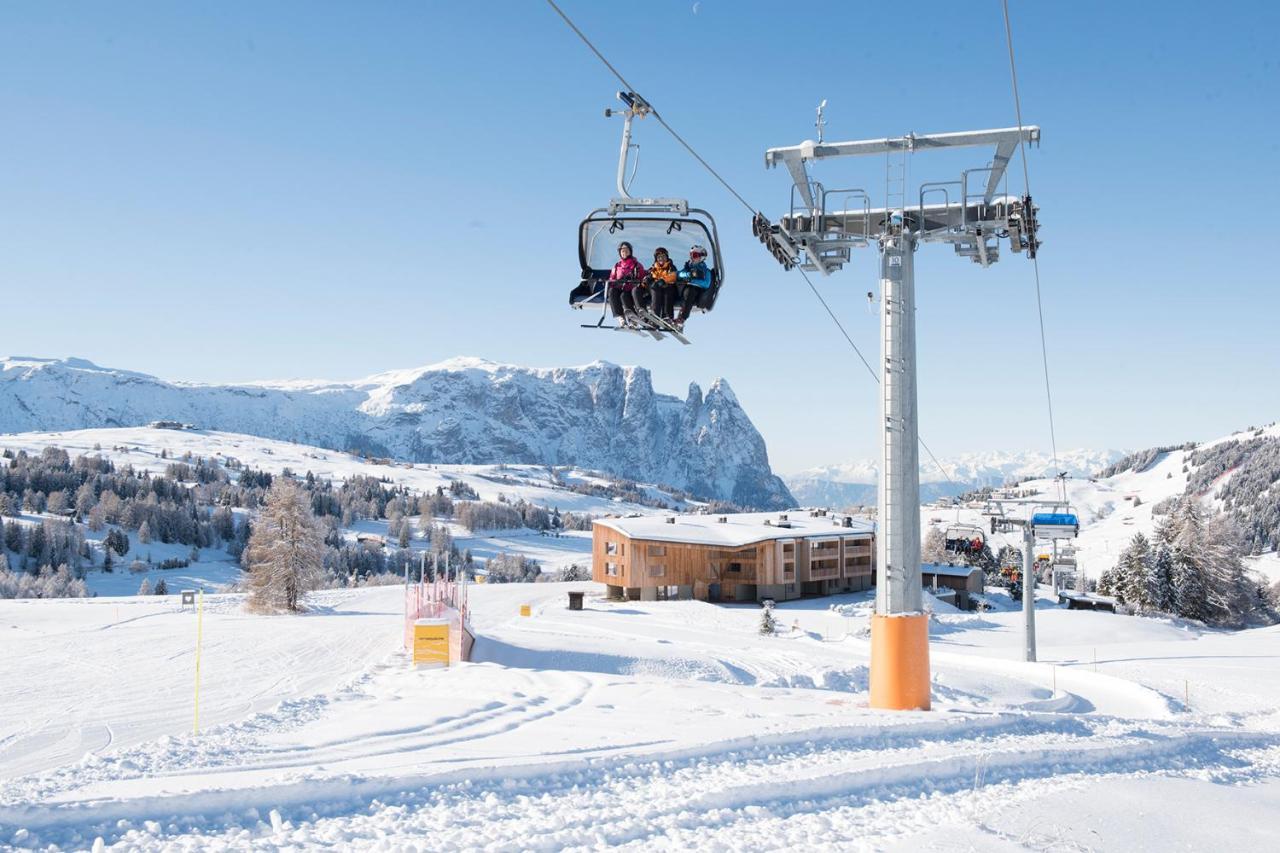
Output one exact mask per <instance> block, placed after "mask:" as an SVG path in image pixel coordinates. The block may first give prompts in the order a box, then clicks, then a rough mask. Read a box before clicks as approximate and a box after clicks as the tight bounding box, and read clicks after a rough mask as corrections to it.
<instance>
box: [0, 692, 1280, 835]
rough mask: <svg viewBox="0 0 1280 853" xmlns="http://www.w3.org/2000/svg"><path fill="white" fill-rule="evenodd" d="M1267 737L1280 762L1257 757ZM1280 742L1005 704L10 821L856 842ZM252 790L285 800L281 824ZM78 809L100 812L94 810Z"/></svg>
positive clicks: (1216, 770) (286, 831) (56, 831)
mask: <svg viewBox="0 0 1280 853" xmlns="http://www.w3.org/2000/svg"><path fill="white" fill-rule="evenodd" d="M1266 751H1270V752H1271V753H1272V757H1271V759H1270V761H1269V762H1268V764H1269V767H1268V768H1265V769H1263V768H1259V767H1258V766H1256V765H1255V764H1253V763H1251V762H1250V761H1249V760H1248V759H1247V758H1246V757H1243V756H1242V755H1241V753H1242V752H1255V753H1263V752H1266ZM1276 754H1280V736H1277V735H1275V734H1264V733H1245V732H1231V731H1218V730H1211V729H1188V728H1184V727H1179V726H1166V727H1161V728H1159V729H1156V730H1153V729H1151V728H1135V727H1134V726H1133V725H1132V724H1127V723H1125V722H1123V721H1117V720H1112V719H1107V718H1094V719H1091V720H1089V721H1087V722H1086V721H1082V720H1075V719H1071V718H1063V717H1058V716H1055V715H1007V714H1006V715H994V716H992V717H989V718H981V717H977V718H971V719H965V720H960V721H943V722H937V721H932V720H924V721H920V722H913V723H905V724H898V725H890V726H885V727H883V728H879V727H870V728H869V727H850V728H846V729H824V730H817V731H811V732H799V733H795V734H793V735H789V736H786V737H775V738H759V739H748V740H745V741H741V742H730V743H724V744H716V745H713V746H710V747H707V748H705V749H701V750H699V749H681V750H674V751H669V752H658V753H656V754H649V755H644V756H642V757H639V758H636V757H622V758H606V759H586V760H579V761H562V762H559V763H558V764H554V765H551V766H548V765H547V764H546V763H539V764H537V765H532V766H513V767H508V768H503V769H501V770H495V769H489V770H485V769H473V770H466V771H453V772H446V773H443V774H439V775H438V776H436V777H434V778H432V777H428V778H414V777H403V778H393V779H378V780H361V779H356V778H345V779H338V780H333V781H331V782H328V783H323V782H311V783H293V784H285V785H281V786H277V787H272V788H265V789H257V790H254V791H252V792H244V793H248V794H249V796H244V794H243V793H242V794H240V795H239V796H237V795H235V794H234V793H232V792H224V793H218V792H207V793H202V794H200V795H196V796H181V797H174V798H169V799H164V798H147V799H145V800H141V801H137V800H135V801H122V802H119V803H102V804H97V805H96V806H95V807H94V808H93V809H92V811H88V812H86V811H84V810H82V809H79V808H77V807H53V808H48V807H46V808H39V807H37V808H33V809H28V810H24V811H22V812H21V813H20V814H19V813H14V811H12V810H8V809H6V810H5V812H8V813H4V812H0V815H2V818H0V822H3V823H6V824H10V825H15V824H17V825H24V826H26V827H28V828H29V830H30V831H31V832H32V833H33V835H32V837H31V840H32V841H36V840H38V841H39V842H40V843H49V842H52V843H59V844H69V845H74V844H76V843H79V842H78V841H77V840H76V839H81V840H83V839H92V838H93V837H94V836H96V835H102V836H103V837H104V838H106V839H107V840H109V841H112V842H116V843H120V844H122V845H125V846H127V847H129V848H130V849H141V850H146V849H169V848H175V847H177V848H190V849H196V848H200V849H214V850H216V849H222V848H238V847H242V846H244V845H245V844H247V843H252V844H254V845H267V846H285V845H290V844H302V845H328V846H339V847H352V848H355V849H362V848H374V847H377V846H378V845H379V844H381V843H383V842H385V841H394V842H397V843H412V842H413V841H414V840H415V839H416V840H418V842H419V843H423V842H424V841H426V840H428V839H429V841H426V843H425V847H427V848H430V849H508V848H510V849H537V850H555V849H575V848H580V847H584V848H589V847H598V846H603V845H628V844H630V845H635V846H638V847H666V848H669V847H676V848H691V847H699V848H715V847H717V846H721V845H723V847H724V849H737V848H740V847H744V844H745V842H747V841H748V839H757V840H759V839H762V838H768V839H771V841H770V843H767V844H763V845H761V846H764V847H773V846H777V847H785V846H797V845H798V846H802V847H804V848H806V849H813V848H819V849H822V848H827V849H848V847H849V845H855V846H864V847H866V846H876V845H878V844H881V843H883V842H886V841H888V840H890V839H891V838H893V837H895V836H898V837H900V836H904V835H906V834H909V833H911V832H913V831H921V830H925V829H928V828H930V827H931V826H932V825H934V823H936V821H937V820H938V819H939V818H940V817H945V818H953V819H957V820H964V819H966V818H967V817H971V816H974V815H978V814H980V813H981V812H982V810H983V809H984V807H985V802H986V800H987V798H988V796H989V794H990V790H991V789H995V788H998V789H1000V794H999V796H1000V797H1002V798H1011V799H1017V798H1020V797H1024V796H1029V795H1034V796H1045V795H1046V794H1048V793H1051V791H1052V790H1053V789H1069V788H1076V787H1080V786H1082V785H1085V784H1089V782H1090V780H1091V779H1097V778H1104V777H1114V776H1129V777H1131V776H1135V775H1138V776H1156V775H1161V776H1183V777H1189V778H1213V779H1218V780H1222V781H1230V782H1232V783H1236V784H1238V783H1241V782H1248V781H1253V780H1256V779H1259V778H1263V777H1264V776H1266V775H1268V774H1270V775H1275V774H1276V773H1277V771H1278V770H1280V768H1277V766H1276V765H1277V762H1276V760H1275V755H1276ZM249 803H261V804H270V805H271V806H272V807H273V808H275V809H277V810H278V811H279V813H280V815H281V818H282V822H281V825H280V828H279V829H278V830H276V829H274V828H273V827H272V825H271V822H270V821H269V820H264V818H263V815H262V814H261V808H258V807H251V806H248V804H249ZM59 812H61V813H59ZM75 812H81V813H83V814H84V815H85V817H86V818H89V815H92V817H91V818H89V819H88V820H84V821H78V820H76V819H75V818H74V817H73V816H72V815H73V814H74V813H75ZM148 820H149V821H153V823H152V825H150V826H148V825H147V824H146V823H145V821H148ZM157 821H158V822H157ZM121 822H123V823H121ZM45 827H47V828H48V831H47V832H46V831H42V830H43V829H44V828H45ZM747 846H749V845H747Z"/></svg>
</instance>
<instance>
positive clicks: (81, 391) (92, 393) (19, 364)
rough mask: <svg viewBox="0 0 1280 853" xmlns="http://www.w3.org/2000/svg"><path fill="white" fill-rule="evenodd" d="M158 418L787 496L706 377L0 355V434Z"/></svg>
mask: <svg viewBox="0 0 1280 853" xmlns="http://www.w3.org/2000/svg"><path fill="white" fill-rule="evenodd" d="M157 420H175V421H182V422H186V423H192V424H195V425H197V426H200V427H202V428H205V429H217V430H226V431H231V432H240V433H246V434H249V435H257V436H262V437H265V438H274V439H282V440H286V441H298V442H302V443H305V444H313V445H317V446H320V447H329V448H333V449H338V450H364V451H368V452H370V453H374V454H377V455H382V456H388V457H392V458H397V459H403V460H408V461H414V462H439V463H477V464H497V463H502V462H508V463H524V464H544V465H576V466H578V467H582V468H590V469H594V470H599V471H603V472H606V473H609V474H612V475H615V476H621V477H627V478H630V479H633V480H638V481H641V482H650V483H661V484H664V485H668V486H673V487H675V488H679V489H684V490H686V491H688V492H689V493H691V494H693V495H695V496H699V497H703V498H715V499H720V500H728V501H733V502H735V503H739V504H742V505H744V506H752V507H760V508H765V509H778V508H785V507H787V506H791V505H794V503H795V499H794V498H793V497H792V496H791V494H790V493H789V492H788V490H787V487H786V486H785V485H784V483H783V482H782V480H781V479H780V478H778V477H777V476H775V475H774V474H773V472H772V470H771V469H770V467H769V459H768V452H767V449H766V447H765V442H764V439H763V438H762V437H761V435H760V433H759V431H757V430H756V428H755V425H754V424H753V423H752V422H751V419H750V418H749V417H748V416H747V413H746V412H745V411H744V410H743V409H742V406H741V405H740V404H739V403H738V400H737V398H736V397H735V396H734V394H733V391H732V389H731V388H730V387H729V384H728V383H727V382H726V381H724V380H723V379H717V380H716V381H715V382H714V383H712V385H711V387H710V388H709V389H708V390H707V392H706V394H705V395H704V394H703V392H702V389H701V388H699V387H698V385H697V384H690V386H689V391H688V394H687V395H686V396H685V398H684V399H683V400H682V399H680V398H678V397H675V396H672V395H668V394H659V393H656V392H655V391H654V389H653V383H652V380H651V377H650V374H649V371H648V370H645V369H644V368H641V367H619V366H618V365H614V364H610V363H608V362H601V361H598V362H594V363H592V364H588V365H585V366H582V367H565V368H546V369H544V368H529V367H519V366H516V365H509V364H498V363H496V362H491V361H486V360H484V359H478V358H454V359H450V360H448V361H444V362H441V363H439V364H435V365H430V366H427V367H422V368H415V369H409V370H395V371H389V372H386V373H380V374H377V375H374V376H370V377H368V378H367V379H361V380H355V381H351V382H329V381H313V380H307V381H286V382H254V383H245V384H241V385H216V384H197V383H186V382H169V381H165V380H162V379H158V378H156V377H154V376H149V375H147V374H144V373H136V372H133V371H126V370H114V369H111V368H104V367H99V366H98V365H96V364H93V363H92V362H89V361H86V360H84V359H75V358H72V359H41V358H24V357H9V358H2V359H0V433H3V432H32V431H52V430H72V429H88V428H94V427H113V426H120V427H122V426H139V425H144V424H147V423H150V422H152V421H157Z"/></svg>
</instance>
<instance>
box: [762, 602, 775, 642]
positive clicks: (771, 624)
mask: <svg viewBox="0 0 1280 853" xmlns="http://www.w3.org/2000/svg"><path fill="white" fill-rule="evenodd" d="M777 630H778V620H777V619H775V618H774V616H773V602H772V601H766V602H765V603H764V610H763V611H762V612H761V613H760V635H761V636H764V637H772V636H773V633H774V632H775V631H777Z"/></svg>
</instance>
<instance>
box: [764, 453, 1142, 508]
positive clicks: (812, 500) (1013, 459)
mask: <svg viewBox="0 0 1280 853" xmlns="http://www.w3.org/2000/svg"><path fill="white" fill-rule="evenodd" d="M1122 456H1124V453H1123V452H1122V451H1119V450H1068V451H1065V452H1063V453H1060V454H1059V455H1058V466H1057V470H1054V463H1053V458H1052V456H1051V455H1050V454H1047V453H1040V452H1037V451H1028V450H1023V451H1011V452H1001V451H989V452H985V453H964V454H961V455H959V456H956V457H953V458H951V459H941V460H939V462H941V463H942V465H943V467H944V468H946V471H947V474H946V475H944V474H943V473H942V472H941V471H939V470H938V466H936V465H934V464H933V461H932V460H927V459H926V460H923V461H921V463H920V499H921V500H922V501H931V500H936V499H937V498H940V497H952V496H954V495H958V494H961V493H962V492H966V491H969V490H970V489H976V488H980V487H982V486H1000V485H1003V484H1005V483H1007V482H1011V481H1017V480H1026V479H1030V478H1034V477H1052V476H1054V475H1055V474H1056V473H1058V472H1059V471H1066V472H1067V473H1069V474H1070V475H1071V476H1072V477H1091V476H1093V475H1094V474H1095V473H1097V472H1098V471H1099V470H1100V469H1102V468H1103V467H1105V466H1107V465H1109V464H1111V463H1112V462H1115V461H1116V460H1118V459H1120V458H1121V457H1122ZM948 476H949V477H950V479H948ZM783 480H784V481H786V483H787V486H788V487H789V488H790V489H791V493H792V494H793V495H795V497H796V500H798V501H799V502H800V503H802V504H805V505H822V506H833V507H846V506H857V505H859V504H862V505H874V504H875V502H876V483H877V480H878V478H877V474H876V463H875V462H874V461H872V460H869V459H860V460H854V461H852V462H844V463H839V464H836V465H824V466H820V467H817V468H809V469H807V470H804V471H798V472H796V473H794V474H788V475H784V476H783Z"/></svg>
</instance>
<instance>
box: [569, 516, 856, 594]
mask: <svg viewBox="0 0 1280 853" xmlns="http://www.w3.org/2000/svg"><path fill="white" fill-rule="evenodd" d="M591 565H592V577H593V579H594V580H595V581H597V582H598V583H602V584H605V585H606V586H608V588H609V594H610V596H611V597H616V598H622V597H625V598H629V599H634V600H642V601H652V600H658V599H671V598H696V599H699V600H703V601H758V600H761V599H765V598H772V599H774V600H777V601H783V600H786V599H792V598H800V597H801V596H810V595H829V594H831V593H835V592H851V591H855V590H860V589H867V588H869V587H870V586H871V585H872V583H873V576H874V573H875V526H874V525H873V524H872V523H871V522H870V521H867V520H865V519H861V518H856V517H854V516H849V515H843V514H833V513H830V512H828V511H827V510H791V511H789V512H783V513H776V512H775V513H763V512H753V513H738V514H733V515H665V516H663V515H645V516H630V517H623V518H601V519H597V520H596V521H595V523H594V525H593V536H592V549H591Z"/></svg>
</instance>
